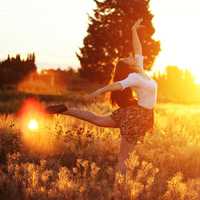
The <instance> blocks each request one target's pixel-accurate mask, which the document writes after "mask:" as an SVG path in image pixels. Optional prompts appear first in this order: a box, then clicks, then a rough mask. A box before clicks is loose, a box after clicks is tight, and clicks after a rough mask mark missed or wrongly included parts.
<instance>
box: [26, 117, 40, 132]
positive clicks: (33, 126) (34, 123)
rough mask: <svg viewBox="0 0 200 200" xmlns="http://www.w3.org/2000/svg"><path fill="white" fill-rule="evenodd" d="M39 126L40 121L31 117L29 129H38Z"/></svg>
mask: <svg viewBox="0 0 200 200" xmlns="http://www.w3.org/2000/svg"><path fill="white" fill-rule="evenodd" d="M38 128H39V125H38V122H37V120H36V119H31V120H30V121H29V122H28V129H29V130H31V131H36V130H38Z"/></svg>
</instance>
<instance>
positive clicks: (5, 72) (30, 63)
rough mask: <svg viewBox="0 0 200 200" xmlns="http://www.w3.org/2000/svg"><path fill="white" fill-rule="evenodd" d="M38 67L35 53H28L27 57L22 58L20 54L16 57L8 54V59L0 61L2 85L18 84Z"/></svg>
mask: <svg viewBox="0 0 200 200" xmlns="http://www.w3.org/2000/svg"><path fill="white" fill-rule="evenodd" d="M36 69H37V67H36V64H35V54H34V53H32V54H28V55H27V58H26V59H22V58H21V56H20V55H19V54H17V55H16V56H15V57H10V55H8V57H7V59H6V60H4V61H1V62H0V87H1V88H3V87H5V86H8V85H13V86H14V85H17V84H18V83H19V82H20V81H22V80H23V79H24V78H25V77H26V76H27V75H28V74H29V73H31V72H35V71H36Z"/></svg>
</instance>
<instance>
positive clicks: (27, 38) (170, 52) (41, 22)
mask: <svg viewBox="0 0 200 200" xmlns="http://www.w3.org/2000/svg"><path fill="white" fill-rule="evenodd" d="M150 6H151V10H152V13H153V14H154V16H155V17H154V19H153V23H154V26H155V28H156V33H155V35H154V37H155V38H156V39H158V40H160V41H161V49H162V50H161V52H160V54H159V56H158V57H157V59H156V62H155V65H154V68H153V69H154V70H157V69H163V68H164V67H165V66H166V65H177V66H179V67H182V68H186V67H187V68H190V69H191V70H192V72H193V73H194V74H195V75H196V78H197V80H198V81H200V73H199V72H200V70H199V67H200V61H199V56H198V55H199V46H200V38H199V35H200V28H199V26H198V24H199V21H200V13H199V10H200V1H199V0H190V1H181V0H162V1H160V2H158V1H156V0H151V3H150ZM94 7H95V4H94V2H93V1H92V0H87V1H84V3H83V1H81V0H74V1H70V3H69V2H68V1H65V0H59V1H55V0H51V1H47V0H43V1H39V0H19V1H12V0H7V1H5V0H4V1H3V0H1V8H0V23H1V29H0V35H1V37H0V43H1V45H0V60H2V59H4V58H6V57H7V55H8V54H11V55H15V54H16V53H20V54H22V55H26V54H27V53H29V52H35V53H36V57H37V66H38V67H40V68H42V67H61V68H65V67H67V66H73V67H75V68H77V67H78V66H79V62H78V59H77V58H76V55H75V52H76V51H78V49H79V47H81V46H82V40H83V38H84V37H85V35H86V30H87V26H88V17H87V13H91V12H92V9H93V8H94Z"/></svg>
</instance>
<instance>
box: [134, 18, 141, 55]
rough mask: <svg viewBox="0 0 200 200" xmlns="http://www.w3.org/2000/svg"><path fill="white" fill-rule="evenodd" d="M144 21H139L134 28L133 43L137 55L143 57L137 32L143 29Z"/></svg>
mask: <svg viewBox="0 0 200 200" xmlns="http://www.w3.org/2000/svg"><path fill="white" fill-rule="evenodd" d="M142 21H143V19H138V20H137V21H136V22H135V24H134V25H133V27H132V43H133V49H134V52H135V55H142V45H141V42H140V39H139V36H138V33H137V30H138V29H139V28H141V27H142V25H141V23H142Z"/></svg>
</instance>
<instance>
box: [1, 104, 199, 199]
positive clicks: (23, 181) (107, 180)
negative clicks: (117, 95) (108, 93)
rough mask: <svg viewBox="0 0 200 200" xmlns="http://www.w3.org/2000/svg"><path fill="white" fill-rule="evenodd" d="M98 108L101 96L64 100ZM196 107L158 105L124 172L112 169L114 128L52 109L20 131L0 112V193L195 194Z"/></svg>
mask: <svg viewBox="0 0 200 200" xmlns="http://www.w3.org/2000/svg"><path fill="white" fill-rule="evenodd" d="M66 104H68V105H71V106H76V107H79V108H81V109H88V110H91V111H94V112H96V113H98V114H106V113H107V114H108V113H110V112H112V110H113V108H111V106H110V105H109V104H108V103H92V104H90V105H84V104H83V103H78V102H76V104H73V103H70V102H67V103H66ZM199 116H200V106H192V105H190V106H189V105H187V106H184V105H175V104H158V105H157V107H156V110H155V117H156V119H155V127H154V131H153V133H147V134H146V136H145V138H144V140H143V141H139V142H138V143H137V145H136V147H135V151H134V152H132V154H131V155H130V157H129V159H128V160H127V168H128V174H127V179H125V178H124V177H122V176H117V182H118V190H117V191H114V192H113V184H114V177H115V166H116V162H117V153H118V151H119V141H120V135H119V130H118V129H111V128H101V127H97V126H94V125H92V124H90V123H87V122H84V121H81V120H78V119H75V118H73V117H69V116H62V115H55V116H50V117H48V118H47V119H45V121H43V122H42V123H43V127H42V128H41V129H39V130H38V131H36V132H28V131H25V132H24V131H21V130H20V121H19V119H18V118H17V117H16V116H15V115H14V114H9V115H4V114H2V115H0V199H1V200H8V199H9V200H14V199H15V200H21V199H24V200H28V199H35V200H36V199H37V200H38V199H40V200H43V199H44V200H46V199H50V200H54V199H59V200H62V199H69V200H72V199H73V200H74V199H75V200H76V199H80V200H94V199H95V200H111V199H115V200H121V199H131V200H136V199H137V200H139V199H140V200H199V199H200V134H199V133H200V117H199Z"/></svg>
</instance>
